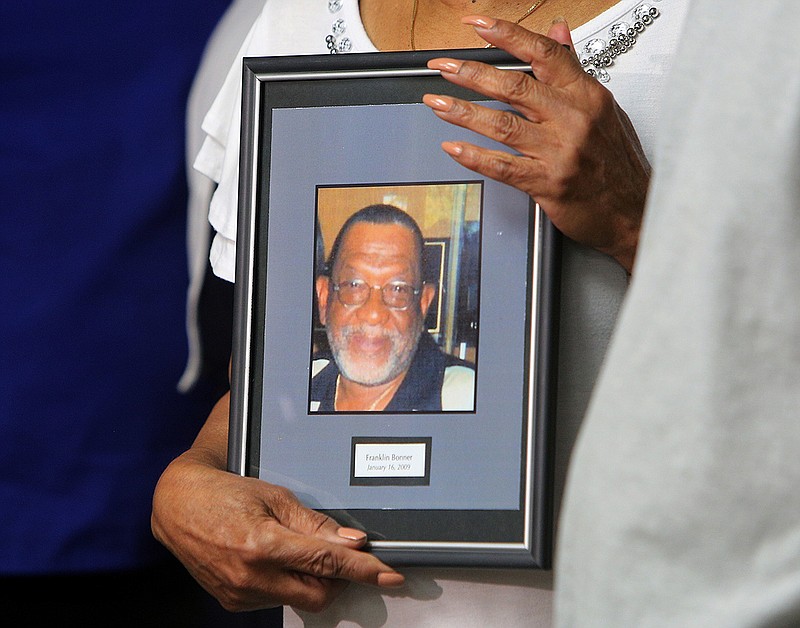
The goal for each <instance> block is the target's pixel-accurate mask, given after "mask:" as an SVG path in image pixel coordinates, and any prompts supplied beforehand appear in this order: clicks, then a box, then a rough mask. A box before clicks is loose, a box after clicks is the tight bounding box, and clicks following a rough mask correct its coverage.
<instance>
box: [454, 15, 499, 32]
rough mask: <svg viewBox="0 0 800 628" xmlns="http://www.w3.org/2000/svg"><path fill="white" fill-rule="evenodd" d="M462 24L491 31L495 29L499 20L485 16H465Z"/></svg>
mask: <svg viewBox="0 0 800 628" xmlns="http://www.w3.org/2000/svg"><path fill="white" fill-rule="evenodd" d="M461 23H462V24H471V25H472V26H475V27H477V28H485V29H490V28H494V25H495V24H497V20H495V19H492V18H490V17H486V16H484V15H465V16H464V17H462V18H461Z"/></svg>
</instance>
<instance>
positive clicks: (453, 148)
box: [442, 142, 464, 157]
mask: <svg viewBox="0 0 800 628" xmlns="http://www.w3.org/2000/svg"><path fill="white" fill-rule="evenodd" d="M442 150H443V151H444V152H446V153H447V154H448V155H453V157H458V156H459V155H461V153H463V152H464V147H463V146H462V145H461V144H457V143H456V142H442Z"/></svg>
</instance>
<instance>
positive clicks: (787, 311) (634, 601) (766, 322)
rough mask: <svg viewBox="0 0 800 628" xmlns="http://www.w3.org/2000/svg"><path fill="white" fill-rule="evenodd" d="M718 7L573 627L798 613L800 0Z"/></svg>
mask: <svg viewBox="0 0 800 628" xmlns="http://www.w3.org/2000/svg"><path fill="white" fill-rule="evenodd" d="M721 5H723V3H720V2H714V1H713V0H694V3H693V5H692V9H691V13H690V16H689V19H688V21H687V24H688V25H689V26H687V32H686V38H685V44H684V45H683V47H682V50H681V53H680V56H679V58H678V61H677V62H676V66H675V74H674V78H673V80H672V81H671V84H670V88H669V90H668V91H667V99H666V100H665V105H664V111H665V113H666V116H665V120H664V126H663V129H662V131H663V132H662V133H661V134H660V136H659V137H660V143H659V151H658V154H659V159H658V160H657V161H656V164H655V172H656V178H655V180H654V182H653V186H652V193H651V195H650V198H649V204H648V208H647V213H646V225H645V230H644V233H643V237H642V241H641V245H640V249H639V257H638V261H637V263H636V268H635V271H634V279H633V283H632V287H631V290H630V292H629V295H628V298H627V300H626V303H625V307H624V310H623V313H622V315H621V317H620V322H619V327H618V330H617V332H616V334H615V340H614V342H613V344H612V347H611V349H610V351H609V354H608V360H607V363H606V365H605V367H604V369H603V372H602V375H601V377H600V380H599V382H598V386H597V391H596V394H595V396H594V397H593V399H592V404H591V410H590V412H589V414H588V416H587V419H586V422H585V424H584V426H583V428H582V431H581V435H580V438H579V441H578V444H577V446H576V449H575V454H574V457H573V466H571V468H570V479H569V485H568V490H567V494H566V498H565V505H564V510H563V512H562V518H561V528H560V537H559V544H558V548H559V549H558V561H557V568H556V572H555V573H556V578H557V591H558V595H557V605H556V611H557V612H556V616H557V620H558V621H557V625H558V626H564V627H569V628H575V627H578V628H580V627H583V626H604V627H605V626H637V627H640V628H641V627H644V628H648V627H657V626H665V627H666V626H669V627H674V626H681V627H693V626H697V627H701V626H702V627H708V626H715V627H718V626H720V627H722V626H724V627H731V626H736V627H751V626H752V627H755V626H776V627H777V626H786V627H789V626H800V493H799V492H798V487H800V73H798V71H797V61H798V59H800V40H798V38H797V33H798V32H799V31H800V4H798V3H796V2H786V1H785V0H761V1H759V2H757V3H753V2H749V1H744V0H728V2H725V3H724V6H721ZM720 9H722V10H720Z"/></svg>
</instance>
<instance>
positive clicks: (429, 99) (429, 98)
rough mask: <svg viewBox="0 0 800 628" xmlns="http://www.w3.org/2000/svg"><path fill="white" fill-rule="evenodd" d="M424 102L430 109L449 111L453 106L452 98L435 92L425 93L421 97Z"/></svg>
mask: <svg viewBox="0 0 800 628" xmlns="http://www.w3.org/2000/svg"><path fill="white" fill-rule="evenodd" d="M422 102H424V103H425V104H426V105H428V107H430V108H431V109H435V110H436V111H450V110H451V109H452V108H453V99H452V98H448V97H447V96H437V95H435V94H425V95H424V96H423V97H422Z"/></svg>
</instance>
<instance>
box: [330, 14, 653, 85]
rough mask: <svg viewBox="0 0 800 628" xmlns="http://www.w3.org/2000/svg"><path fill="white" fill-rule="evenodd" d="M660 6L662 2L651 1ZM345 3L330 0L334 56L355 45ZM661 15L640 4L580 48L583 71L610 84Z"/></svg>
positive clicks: (331, 36) (331, 38) (579, 53)
mask: <svg viewBox="0 0 800 628" xmlns="http://www.w3.org/2000/svg"><path fill="white" fill-rule="evenodd" d="M650 1H651V2H661V0H650ZM344 2H345V0H328V12H329V13H330V14H331V15H332V16H333V17H334V21H333V24H332V25H331V32H330V34H329V35H328V36H327V37H325V45H326V46H327V48H328V51H329V52H330V53H331V54H339V53H344V52H350V51H351V50H352V48H353V42H352V41H351V40H350V38H349V37H348V36H347V34H346V33H347V24H346V23H345V20H344V19H343V18H341V17H337V14H338V13H339V11H341V10H342V5H343V3H344ZM659 15H661V12H660V11H659V10H658V8H656V7H654V6H652V5H651V4H649V3H648V2H642V3H640V4H637V5H636V7H635V8H634V9H633V11H631V13H630V15H627V16H625V17H623V19H620V20H619V21H616V22H614V23H613V24H612V25H611V26H610V27H609V28H608V30H607V31H606V35H605V36H606V37H607V39H604V38H603V37H602V36H595V37H591V38H590V39H588V40H587V41H586V43H585V44H583V46H581V47H580V49H579V50H578V51H577V52H578V58H579V59H580V61H581V65H582V66H583V69H584V71H585V72H586V73H587V74H588V75H589V76H593V77H595V78H596V79H597V80H598V81H600V82H601V83H608V81H610V80H611V75H610V74H609V72H608V69H607V68H608V67H609V66H611V65H613V63H614V59H616V58H617V57H618V56H619V55H621V54H625V53H626V52H628V51H629V50H630V49H631V48H632V47H633V45H634V44H635V43H636V39H637V37H638V36H639V35H641V34H642V33H643V32H644V31H645V30H646V29H647V28H648V27H649V26H651V25H652V24H653V21H654V20H655V19H656V18H657V17H658V16H659Z"/></svg>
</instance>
